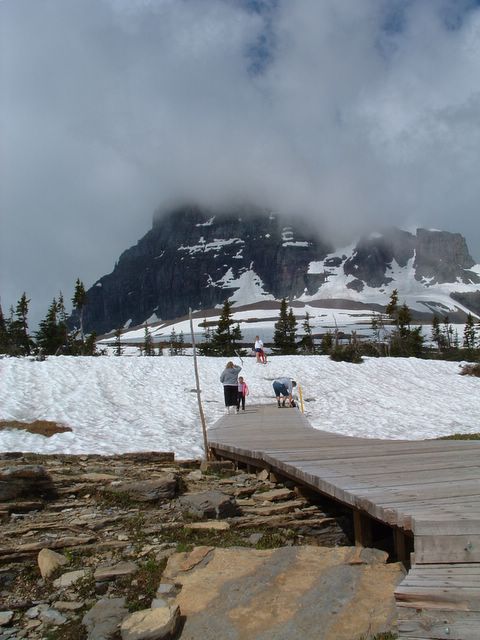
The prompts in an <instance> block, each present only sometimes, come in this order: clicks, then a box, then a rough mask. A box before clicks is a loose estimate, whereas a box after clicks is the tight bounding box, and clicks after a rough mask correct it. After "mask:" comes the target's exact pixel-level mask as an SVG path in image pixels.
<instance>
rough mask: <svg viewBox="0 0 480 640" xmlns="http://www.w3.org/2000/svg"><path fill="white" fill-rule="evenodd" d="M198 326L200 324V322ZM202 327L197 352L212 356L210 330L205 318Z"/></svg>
mask: <svg viewBox="0 0 480 640" xmlns="http://www.w3.org/2000/svg"><path fill="white" fill-rule="evenodd" d="M199 326H202V324H200V325H199ZM203 327H204V329H205V330H204V332H203V340H202V342H200V344H199V345H198V347H197V351H198V354H199V355H201V356H213V355H215V354H214V351H213V348H212V331H211V329H210V325H208V324H207V319H206V318H204V320H203Z"/></svg>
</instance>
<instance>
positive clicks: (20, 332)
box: [9, 292, 33, 356]
mask: <svg viewBox="0 0 480 640" xmlns="http://www.w3.org/2000/svg"><path fill="white" fill-rule="evenodd" d="M29 302H30V300H27V295H26V294H25V292H24V293H23V294H22V296H21V298H20V300H19V301H18V302H17V306H16V307H15V317H14V318H12V320H11V322H10V330H9V333H10V337H11V343H12V349H13V352H14V353H15V354H16V355H27V356H28V355H30V353H31V350H32V346H33V342H32V339H31V338H30V336H29V334H28V320H27V316H28V304H29Z"/></svg>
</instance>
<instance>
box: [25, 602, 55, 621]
mask: <svg viewBox="0 0 480 640" xmlns="http://www.w3.org/2000/svg"><path fill="white" fill-rule="evenodd" d="M48 608H49V606H48V604H37V605H35V606H34V607H30V609H27V611H25V616H26V617H27V618H28V619H29V620H34V619H35V618H38V616H39V615H40V614H41V612H42V611H46V610H47V609H48Z"/></svg>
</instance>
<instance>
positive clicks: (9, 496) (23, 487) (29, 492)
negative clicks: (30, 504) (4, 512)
mask: <svg viewBox="0 0 480 640" xmlns="http://www.w3.org/2000/svg"><path fill="white" fill-rule="evenodd" d="M55 496H56V492H55V488H54V486H53V482H52V478H51V477H50V475H49V474H48V472H47V470H46V469H45V468H44V467H42V466H41V465H37V464H35V465H32V464H24V465H16V466H12V467H4V468H1V469H0V502H5V501H6V500H17V499H18V498H24V497H26V498H29V499H31V498H45V499H52V498H54V497H55Z"/></svg>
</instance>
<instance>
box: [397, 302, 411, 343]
mask: <svg viewBox="0 0 480 640" xmlns="http://www.w3.org/2000/svg"><path fill="white" fill-rule="evenodd" d="M411 321H412V314H411V313H410V309H409V308H408V307H407V303H406V302H404V303H403V304H402V306H401V307H400V309H399V310H398V314H397V326H398V330H399V333H400V336H401V337H402V338H406V337H407V336H408V335H409V333H410V323H411Z"/></svg>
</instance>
